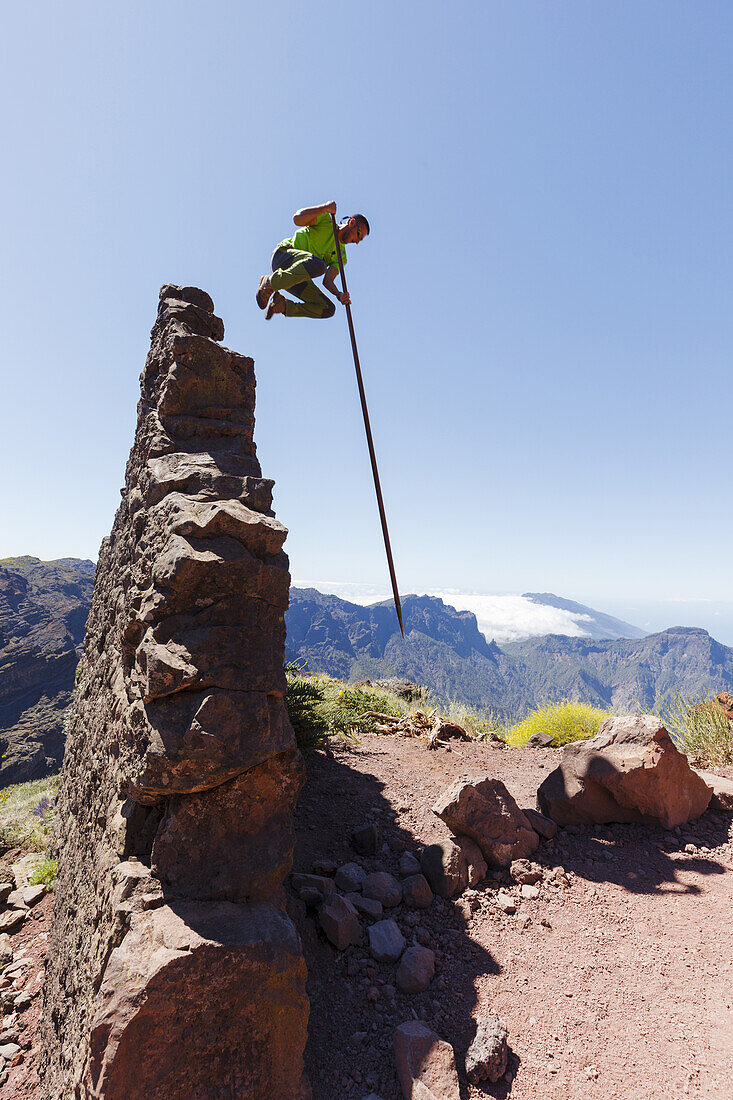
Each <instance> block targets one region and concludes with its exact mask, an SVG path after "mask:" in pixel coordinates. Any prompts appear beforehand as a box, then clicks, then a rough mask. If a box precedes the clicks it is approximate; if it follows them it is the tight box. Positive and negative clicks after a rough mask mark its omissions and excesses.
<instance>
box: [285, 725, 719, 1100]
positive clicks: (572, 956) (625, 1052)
mask: <svg viewBox="0 0 733 1100" xmlns="http://www.w3.org/2000/svg"><path fill="white" fill-rule="evenodd" d="M558 753H559V750H552V749H548V750H534V749H501V748H496V747H493V746H491V745H482V744H476V745H474V744H471V745H466V744H454V745H453V746H452V749H451V751H446V750H445V749H439V750H437V751H435V752H430V751H428V750H427V749H426V747H425V745H424V743H423V742H421V741H418V740H414V739H404V738H393V737H370V736H365V737H363V738H362V739H361V740H360V742H359V743H358V744H352V745H349V744H345V743H341V744H340V745H338V746H337V747H335V748H334V750H333V753H332V755H327V754H325V753H314V754H312V755H310V756H309V757H308V759H307V768H308V781H307V784H306V787H305V788H304V791H303V794H302V795H301V800H300V804H299V807H298V814H297V827H298V845H297V851H296V860H295V869H296V870H299V871H310V870H312V867H313V863H314V862H315V861H318V860H319V859H330V860H333V861H334V862H336V863H342V862H346V861H352V860H355V861H357V862H360V863H361V864H362V865H363V867H364V868H365V869H366V870H367V871H370V870H377V869H379V870H387V871H392V872H393V873H394V874H396V873H397V862H398V860H399V856H400V854H401V853H402V852H403V851H405V850H407V851H413V852H417V851H419V849H420V847H421V846H423V845H425V844H427V843H431V842H433V841H435V840H436V839H438V838H439V837H443V836H445V835H446V834H447V830H446V828H445V826H444V825H443V823H442V822H441V821H440V820H439V819H437V818H436V817H435V815H434V814H433V813H432V812H431V806H432V804H433V801H434V799H435V798H436V797H437V795H438V794H439V793H440V792H441V791H442V790H443V789H444V788H445V787H446V786H447V785H448V784H449V783H450V782H451V781H452V780H453V779H454V778H456V777H457V776H458V775H480V774H488V775H491V776H493V777H496V778H500V779H502V780H503V782H504V783H505V784H506V785H507V787H508V788H509V790H510V791H511V792H512V794H513V795H514V796H515V798H516V799H517V801H518V803H519V805H520V806H523V807H524V806H534V802H535V792H536V789H537V786H538V785H539V783H541V781H542V779H543V778H544V776H545V775H546V774H547V772H548V771H549V770H551V769H552V768H553V767H554V766H555V764H556V762H557V757H558ZM372 822H373V823H376V824H378V826H379V829H380V841H381V842H382V843H383V845H384V847H383V849H382V850H381V851H380V852H379V853H378V854H377V856H375V857H370V858H363V857H359V856H358V855H357V854H356V853H355V852H354V850H353V848H352V846H351V843H350V834H351V831H352V830H353V829H354V828H356V827H358V826H360V825H362V824H365V823H372ZM732 839H733V827H732V820H731V817H730V815H727V814H715V813H710V812H708V813H707V814H705V815H704V817H702V818H701V819H700V820H699V821H696V822H693V823H692V824H690V825H688V826H684V827H683V828H682V829H680V830H677V831H673V832H666V831H664V830H663V829H661V828H657V827H650V826H640V825H614V826H606V827H593V828H580V827H574V828H573V827H571V828H567V829H561V830H560V831H559V833H558V836H557V838H556V839H555V840H554V841H549V842H548V841H543V842H542V844H541V847H540V849H539V851H538V852H537V854H536V856H535V857H533V858H534V859H535V860H536V862H538V863H540V864H541V865H543V866H544V867H545V868H546V869H547V871H549V870H550V869H551V868H555V867H558V866H560V867H562V868H564V870H565V871H566V872H567V875H566V876H565V877H564V878H563V877H561V878H560V879H559V880H556V881H555V882H554V883H553V882H549V881H547V878H546V879H545V881H543V883H542V884H541V888H540V896H539V898H537V899H536V900H531V901H529V900H524V899H521V898H519V897H518V898H517V903H518V904H517V912H516V913H515V914H513V915H507V914H505V913H503V912H502V911H501V910H500V909H499V908H498V907H497V905H496V903H495V901H494V898H495V895H496V891H497V889H498V888H499V886H503V888H504V889H506V888H507V887H508V886H510V883H509V879H508V877H507V876H503V879H502V881H498V880H496V879H495V880H491V881H487V882H485V883H483V884H481V885H480V886H479V887H478V888H477V889H475V890H469V891H467V892H465V893H464V894H463V895H462V897H461V898H460V899H457V900H456V901H450V902H445V901H442V900H441V899H436V901H435V902H434V903H433V905H432V906H431V907H430V909H428V910H426V911H424V912H422V913H420V914H419V915H416V914H414V913H412V912H410V911H409V910H407V909H405V908H404V907H403V906H399V907H397V909H391V910H390V911H389V913H388V914H385V915H389V916H391V917H394V918H395V919H396V921H397V923H398V924H399V925H400V927H401V929H402V931H403V933H404V934H405V936H406V937H407V938H408V940H410V939H412V937H413V936H414V935H415V934H416V933H419V935H420V938H421V940H422V942H423V943H427V944H428V945H429V946H431V947H432V948H433V949H434V950H435V953H436V976H435V978H434V980H433V982H432V984H431V986H430V988H429V989H428V990H427V991H426V992H425V993H421V994H413V995H405V994H402V993H401V992H400V991H399V990H397V989H396V988H395V984H394V974H395V966H394V964H377V963H374V962H373V961H372V960H371V958H370V957H369V954H368V951H367V949H366V947H360V946H356V947H350V948H347V949H346V951H344V952H337V951H336V950H335V949H334V948H333V947H332V946H331V945H330V944H329V943H328V941H327V940H326V939H325V937H324V935H323V933H322V932H321V931H320V929H318V928H317V927H316V924H315V921H314V919H313V917H312V915H310V914H311V913H312V911H310V910H309V911H306V909H305V907H304V906H303V905H302V903H300V902H295V901H292V902H291V908H292V911H293V915H294V916H295V918H296V921H297V923H298V925H299V928H300V930H301V935H302V938H303V944H304V950H305V954H306V959H307V962H308V967H309V994H310V997H311V1019H310V1027H309V1036H310V1037H309V1042H308V1048H307V1053H306V1060H307V1068H308V1073H309V1075H310V1079H311V1082H312V1085H313V1094H314V1100H337V1098H338V1100H350V1098H355V1100H361V1098H362V1097H365V1096H367V1095H368V1094H370V1093H372V1092H376V1093H377V1094H378V1095H379V1096H380V1097H382V1098H383V1100H398V1098H399V1097H400V1095H401V1094H400V1091H399V1086H398V1084H397V1079H396V1077H395V1073H394V1065H393V1058H392V1036H393V1033H394V1028H395V1026H396V1025H398V1024H399V1023H401V1022H403V1021H404V1020H406V1019H409V1018H411V1017H419V1018H421V1019H423V1020H425V1021H426V1023H428V1024H429V1025H430V1026H431V1027H433V1028H434V1030H435V1031H437V1032H438V1033H439V1035H440V1036H441V1037H442V1038H444V1039H447V1040H448V1041H449V1042H451V1043H452V1044H453V1046H454V1048H455V1050H456V1057H457V1064H458V1067H459V1072H461V1070H462V1065H461V1058H462V1055H464V1054H465V1050H466V1048H467V1046H468V1043H469V1042H470V1040H471V1038H472V1036H473V1032H474V1025H473V1020H474V1017H475V1016H476V1014H477V1012H481V1011H492V1012H496V1013H498V1015H500V1016H501V1017H502V1019H503V1020H504V1021H505V1022H506V1024H507V1025H508V1028H509V1044H510V1047H511V1054H510V1060H509V1070H508V1074H507V1076H506V1077H505V1078H504V1079H503V1080H502V1081H500V1082H499V1083H498V1084H497V1085H494V1086H490V1087H488V1086H487V1087H486V1088H485V1089H483V1088H476V1087H470V1086H466V1083H465V1080H462V1087H463V1088H464V1094H463V1095H464V1096H465V1097H466V1098H468V1100H472V1098H474V1097H479V1096H495V1097H505V1096H508V1095H510V1094H511V1096H512V1098H514V1100H530V1098H531V1100H538V1098H540V1097H541V1098H542V1100H584V1098H586V1097H587V1098H589V1100H590V1098H591V1097H592V1098H593V1100H603V1098H606V1097H607V1098H609V1100H610V1098H611V1097H613V1098H614V1100H624V1098H629V1100H631V1098H633V1100H647V1098H648V1100H667V1098H670V1100H671V1098H676V1097H711V1098H718V1097H719V1098H721V1100H723V1098H725V1100H731V1097H733V873H732V872H733V844H732V843H731V841H732ZM565 880H567V881H565ZM514 893H515V894H518V890H517V888H516V887H514ZM415 921H416V922H417V923H414V922H415Z"/></svg>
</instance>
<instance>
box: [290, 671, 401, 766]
mask: <svg viewBox="0 0 733 1100" xmlns="http://www.w3.org/2000/svg"><path fill="white" fill-rule="evenodd" d="M285 677H286V680H287V696H286V700H287V705H288V714H289V716H290V721H291V723H292V726H293V729H294V730H295V739H296V741H297V743H298V746H299V748H300V749H301V751H302V752H307V751H308V750H309V749H314V748H320V747H322V746H323V745H326V744H327V743H328V741H329V739H330V738H331V737H337V736H341V737H354V736H356V735H357V734H358V733H366V732H374V730H375V728H376V724H377V719H375V718H372V717H369V712H370V711H371V712H375V713H379V714H392V715H396V716H399V715H401V714H404V713H406V711H407V704H406V703H405V702H404V700H401V699H399V698H398V697H397V696H396V695H393V694H392V693H391V692H388V691H380V690H378V689H377V688H368V687H350V686H349V685H348V684H345V683H344V682H343V681H342V680H334V679H332V678H331V677H330V676H326V675H321V674H315V675H312V676H310V675H308V674H307V673H306V671H305V664H299V663H298V662H291V663H290V664H288V665H286V666H285Z"/></svg>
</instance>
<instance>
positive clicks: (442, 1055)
mask: <svg viewBox="0 0 733 1100" xmlns="http://www.w3.org/2000/svg"><path fill="white" fill-rule="evenodd" d="M394 1054H395V1068H396V1070H397V1078H398V1080H399V1082H400V1087H401V1089H402V1095H403V1096H404V1098H405V1100H460V1095H461V1093H460V1087H459V1083H458V1072H457V1070H456V1058H455V1054H454V1053H453V1047H452V1046H451V1045H450V1043H446V1042H445V1040H443V1039H441V1038H440V1036H439V1035H436V1034H435V1032H434V1031H431V1030H430V1028H429V1027H426V1025H425V1024H423V1023H421V1022H420V1021H419V1020H408V1021H407V1023H404V1024H400V1026H399V1027H398V1028H397V1029H396V1031H395V1036H394Z"/></svg>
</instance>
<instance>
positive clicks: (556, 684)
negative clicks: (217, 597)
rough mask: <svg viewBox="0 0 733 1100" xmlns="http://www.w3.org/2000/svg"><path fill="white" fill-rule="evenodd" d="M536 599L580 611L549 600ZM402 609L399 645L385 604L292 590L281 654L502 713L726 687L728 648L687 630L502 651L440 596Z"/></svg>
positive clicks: (636, 701)
mask: <svg viewBox="0 0 733 1100" xmlns="http://www.w3.org/2000/svg"><path fill="white" fill-rule="evenodd" d="M527 598H530V597H529V596H528V597H527ZM537 598H538V599H540V600H553V601H556V603H555V604H553V605H551V606H556V605H560V606H562V604H565V603H566V604H569V606H570V609H572V610H573V611H576V610H577V609H581V608H582V605H579V604H573V603H572V602H571V601H569V600H568V601H561V600H560V599H559V598H558V597H556V596H550V595H542V596H538V597H537ZM402 611H403V619H404V624H405V638H404V639H403V638H401V637H400V634H399V629H398V628H397V620H396V616H395V612H394V607H393V605H392V602H391V601H385V602H384V603H380V604H373V605H372V606H370V607H361V606H360V605H358V604H351V603H347V602H346V601H345V600H340V599H339V598H338V597H336V596H327V595H324V594H323V593H321V592H317V591H315V589H305V590H302V589H296V588H293V589H291V590H290V608H289V610H288V612H287V615H286V623H287V627H288V634H287V641H286V656H287V658H288V659H290V660H294V659H300V660H303V659H304V660H307V662H308V667H309V668H310V669H311V670H313V671H323V672H328V673H329V674H330V675H333V676H339V677H342V678H344V679H351V680H356V679H367V678H368V679H379V678H381V677H383V676H387V675H399V676H405V677H407V678H408V679H411V680H414V681H416V682H417V683H420V684H425V685H427V686H428V687H429V688H431V690H432V691H434V692H435V693H436V694H437V695H439V696H441V697H444V698H448V699H457V700H461V701H463V702H467V703H470V704H472V705H474V706H482V707H487V706H490V707H493V708H495V709H497V710H504V711H510V712H522V711H526V710H528V709H531V708H532V707H533V706H535V705H537V703H539V702H542V701H547V700H552V699H560V698H570V699H577V700H583V701H586V702H590V703H595V704H597V705H599V706H604V707H614V708H615V709H618V710H631V709H637V708H639V707H641V708H648V707H651V706H653V704H654V701H655V699H656V698H659V697H665V696H668V695H669V694H670V693H671V692H673V691H682V692H684V693H685V694H695V693H697V692H700V691H715V692H717V691H721V690H727V691H730V690H733V649H730V648H728V647H727V646H724V645H721V644H720V643H719V642H716V641H715V640H714V639H713V638H711V637H710V635H709V634H708V633H707V631H705V630H702V629H698V628H695V627H671V628H670V629H669V630H665V631H661V632H660V633H657V634H650V635H648V636H646V637H636V638H633V637H632V638H619V637H615V638H611V639H608V638H605V639H604V638H601V639H598V640H596V639H594V638H577V637H575V638H570V637H566V636H561V635H546V636H544V637H539V638H530V639H527V640H525V641H521V642H513V643H510V644H507V645H505V646H503V647H502V648H500V647H499V646H498V645H496V643H495V642H487V640H486V638H485V637H484V635H483V634H482V633H481V631H480V630H479V628H478V623H477V621H476V616H475V615H474V614H472V613H471V612H470V611H456V610H455V608H452V607H450V606H447V605H446V604H444V603H443V601H442V600H441V599H440V598H438V597H435V596H407V597H405V599H404V600H403V605H402ZM582 611H583V613H584V614H585V613H586V612H589V613H592V616H593V621H594V622H595V624H596V625H597V628H598V629H603V630H609V629H611V624H619V626H622V627H626V628H628V626H629V624H623V623H619V620H615V619H612V618H611V616H602V615H600V614H599V613H598V612H594V611H592V609H590V608H587V609H586V608H582ZM603 620H606V621H605V622H604V621H603ZM631 629H632V630H633V629H635V628H633V627H632V628H631Z"/></svg>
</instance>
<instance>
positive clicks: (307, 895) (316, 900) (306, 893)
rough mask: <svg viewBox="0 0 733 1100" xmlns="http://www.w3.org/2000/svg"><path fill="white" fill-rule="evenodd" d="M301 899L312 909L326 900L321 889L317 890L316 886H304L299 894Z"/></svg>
mask: <svg viewBox="0 0 733 1100" xmlns="http://www.w3.org/2000/svg"><path fill="white" fill-rule="evenodd" d="M298 897H299V898H300V900H301V901H302V902H303V903H304V904H305V905H308V906H309V907H310V908H311V909H312V908H314V907H315V906H318V905H320V904H321V903H322V901H323V900H324V898H323V894H322V893H321V891H320V890H316V888H315V886H303V887H302V888H301V890H300V893H299V894H298Z"/></svg>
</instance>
